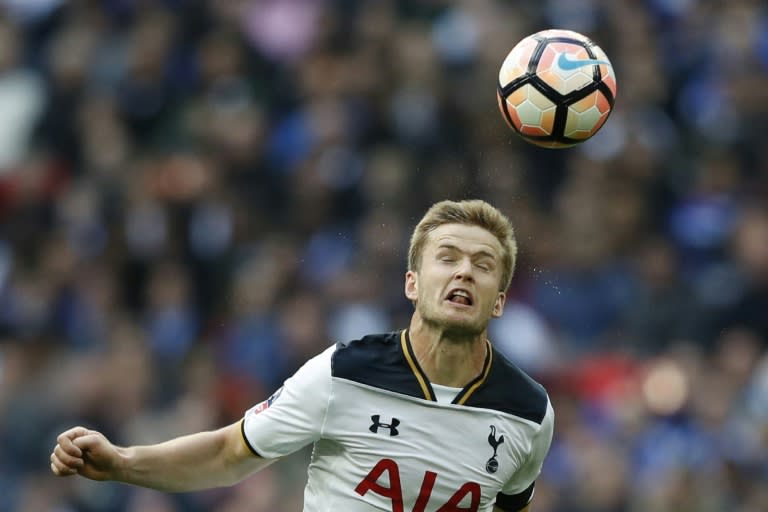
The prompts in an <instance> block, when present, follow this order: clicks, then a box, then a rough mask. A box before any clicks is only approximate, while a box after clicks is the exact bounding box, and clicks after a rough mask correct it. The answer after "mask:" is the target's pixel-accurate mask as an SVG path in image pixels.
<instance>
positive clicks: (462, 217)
mask: <svg viewBox="0 0 768 512" xmlns="http://www.w3.org/2000/svg"><path fill="white" fill-rule="evenodd" d="M444 224H464V225H467V226H477V227H480V228H483V229H485V230H486V231H488V232H489V233H491V234H492V235H493V236H495V237H496V239H497V240H498V241H499V243H500V244H501V248H502V254H501V258H502V261H501V264H502V274H501V281H500V283H499V291H502V292H506V290H507V288H509V283H510V282H511V281H512V274H513V273H514V270H515V262H516V260H517V241H516V240H515V233H514V229H513V228H512V224H511V223H510V221H509V219H508V218H507V217H506V216H504V214H502V213H501V212H500V211H499V210H497V209H496V208H494V207H493V206H491V205H490V204H488V203H486V202H485V201H481V200H479V199H472V200H466V201H440V202H439V203H435V204H434V205H432V207H431V208H430V209H429V210H427V213H425V214H424V217H422V219H421V221H420V222H419V223H418V224H417V225H416V228H415V229H414V230H413V234H412V235H411V246H410V248H409V249H408V270H409V271H413V272H418V270H419V267H420V266H421V257H422V254H423V252H424V246H425V244H426V243H427V239H428V238H429V235H430V233H431V232H432V231H434V230H435V229H436V228H438V227H440V226H442V225H444Z"/></svg>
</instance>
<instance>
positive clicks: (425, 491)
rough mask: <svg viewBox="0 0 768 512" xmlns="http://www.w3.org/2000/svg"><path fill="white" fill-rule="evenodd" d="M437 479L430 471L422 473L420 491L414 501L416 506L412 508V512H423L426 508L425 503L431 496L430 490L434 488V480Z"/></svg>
mask: <svg viewBox="0 0 768 512" xmlns="http://www.w3.org/2000/svg"><path fill="white" fill-rule="evenodd" d="M436 479H437V473H433V472H432V471H425V472H424V480H422V481H421V489H419V497H418V499H417V500H416V504H415V505H414V506H413V512H424V510H426V508H427V502H429V497H430V496H431V495H432V488H433V487H434V486H435V480H436Z"/></svg>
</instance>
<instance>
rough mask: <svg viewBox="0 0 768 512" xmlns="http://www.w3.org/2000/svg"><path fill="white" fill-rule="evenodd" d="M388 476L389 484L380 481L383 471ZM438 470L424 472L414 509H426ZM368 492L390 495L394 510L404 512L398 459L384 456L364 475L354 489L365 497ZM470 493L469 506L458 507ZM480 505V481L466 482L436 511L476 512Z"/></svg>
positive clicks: (421, 510)
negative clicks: (386, 485)
mask: <svg viewBox="0 0 768 512" xmlns="http://www.w3.org/2000/svg"><path fill="white" fill-rule="evenodd" d="M385 471H386V472H387V475H388V477H389V487H384V486H383V485H381V484H379V478H380V477H381V475H382V474H383V473H384V472H385ZM436 480H437V473H434V472H432V471H425V472H424V478H423V479H422V480H421V487H420V488H419V496H418V498H416V503H415V504H414V506H413V512H425V510H426V509H427V504H428V503H429V499H430V498H431V497H432V489H433V488H434V487H435V481H436ZM368 491H373V492H375V493H376V494H379V495H381V496H384V497H385V498H389V499H390V500H391V501H392V512H404V510H403V493H402V487H401V486H400V468H398V466H397V462H395V461H394V460H392V459H381V460H380V461H379V462H377V463H376V465H375V466H373V469H371V471H370V472H369V473H368V474H367V475H366V476H365V478H363V480H362V481H361V482H360V483H359V484H357V487H355V492H356V493H357V494H359V495H360V496H364V495H365V493H367V492H368ZM467 495H470V499H471V503H470V505H469V507H459V503H461V502H462V501H463V500H464V498H465V497H466V496H467ZM479 508H480V484H478V483H476V482H467V483H465V484H464V485H462V486H461V488H460V489H459V490H458V491H456V492H455V493H453V496H451V498H450V499H449V500H448V501H447V502H446V503H445V504H444V505H443V506H442V507H440V508H439V509H437V512H477V510H478V509H479Z"/></svg>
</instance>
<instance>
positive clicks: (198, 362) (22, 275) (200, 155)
mask: <svg viewBox="0 0 768 512" xmlns="http://www.w3.org/2000/svg"><path fill="white" fill-rule="evenodd" d="M550 27H559V28H567V29H572V30H577V31H580V32H583V33H584V34H587V35H589V36H590V37H591V38H592V39H593V40H595V41H596V42H597V43H598V44H599V45H600V46H601V47H602V48H603V49H604V50H605V51H606V53H607V54H608V55H609V57H610V59H611V61H612V62H613V65H614V66H615V70H616V75H617V78H618V98H617V103H616V109H615V111H614V112H613V113H612V114H611V117H610V119H609V120H608V122H607V124H606V125H605V127H604V128H603V129H602V131H601V132H600V133H599V134H598V135H597V136H596V137H595V138H594V139H593V140H590V141H589V142H587V143H585V144H583V145H581V146H579V147H576V148H571V149H566V150H544V149H539V148H536V147H533V146H531V145H528V144H526V143H524V142H522V141H521V140H520V139H519V138H517V137H516V136H515V135H514V134H513V133H512V132H511V131H510V130H509V129H508V128H507V127H506V125H505V124H504V120H503V118H502V117H501V115H500V113H499V111H498V108H497V105H496V98H495V88H496V82H497V73H498V68H499V65H500V64H501V62H502V60H503V59H504V57H505V56H506V53H507V52H508V51H509V49H511V48H512V46H514V44H515V43H516V42H517V41H518V40H520V39H521V38H522V37H524V36H525V35H528V34H530V33H533V32H535V31H538V30H542V29H545V28H550ZM766 133H768V5H766V3H765V2H764V1H762V0H729V1H728V2H721V1H717V0H643V1H617V0H561V1H559V0H537V1H532V0H521V1H516V2H504V1H501V0H472V1H469V0H467V1H459V2H457V1H449V0H409V1H406V0H399V1H394V0H392V1H381V0H356V1H353V0H70V1H67V0H34V1H32V0H0V512H11V511H25V512H26V511H31V512H38V511H57V512H74V511H84V512H135V511H142V512H198V511H209V510H217V511H225V512H239V511H246V510H247V511H250V512H274V511H277V512H298V511H300V510H301V502H302V489H303V485H304V482H305V478H306V477H305V464H306V457H307V450H304V451H302V452H301V453H299V454H296V455H294V456H292V457H289V458H288V459H286V460H284V461H282V462H281V463H279V464H276V465H273V466H271V467H270V468H269V469H267V470H265V471H263V472H261V473H259V474H257V475H256V476H254V477H253V478H251V479H249V480H247V481H246V482H244V483H242V484H240V485H238V486H235V487H233V488H227V489H218V490H214V491H207V492H201V493H191V494H179V495H173V494H161V493H157V492H153V491H148V490H144V489H140V488H134V487H128V486H124V485H120V484H114V483H94V482H90V481H86V480H84V479H80V478H77V479H75V478H68V479H60V478H55V477H53V476H52V475H51V474H50V471H49V469H48V456H49V454H50V452H51V449H52V448H53V446H54V444H55V437H56V435H57V434H58V433H59V432H60V431H61V430H63V429H65V428H68V427H70V426H73V425H76V424H82V425H85V426H88V427H91V428H96V429H99V430H101V431H103V432H104V433H106V434H107V435H108V436H109V437H110V438H111V439H112V440H114V441H115V442H117V443H119V444H134V443H149V442H156V441H161V440H165V439H168V438H170V437H172V436H176V435H180V434H184V433H189V432H193V431H198V430H203V429H213V428H217V427H219V426H223V425H224V424H227V423H230V422H233V421H236V420H237V419H238V418H239V417H240V415H242V413H243V412H244V410H245V409H246V408H248V407H249V406H250V405H252V404H254V403H256V402H259V401H261V400H262V399H264V398H265V397H266V396H268V395H269V394H270V393H271V392H272V391H273V390H275V389H276V388H277V387H279V386H280V385H281V382H282V381H283V380H284V379H285V378H286V377H287V376H289V375H290V374H291V373H292V372H293V371H295V370H296V369H297V368H298V367H299V366H300V365H301V364H302V363H303V362H304V361H305V360H306V359H308V358H309V357H311V356H313V355H315V354H317V353H319V352H320V351H321V350H323V349H324V348H325V347H327V346H328V345H329V344H330V343H332V342H334V341H336V340H346V339H353V338H356V337H358V336H360V335H362V334H364V333H368V332H385V331H389V330H393V329H399V328H402V327H405V326H406V325H407V321H408V318H409V316H410V313H411V305H410V303H409V302H408V301H407V300H406V299H405V297H404V296H403V291H402V288H403V274H404V271H405V265H406V253H407V244H408V237H409V235H410V230H411V229H412V227H413V226H414V224H415V223H416V222H417V221H418V219H419V218H420V216H421V215H422V214H423V212H424V211H425V210H426V208H427V207H428V206H429V205H430V204H431V203H432V202H434V201H437V200H441V199H445V198H451V199H461V198H474V197H479V198H483V199H486V200H488V201H490V202H491V203H493V204H494V205H496V206H498V207H499V208H500V209H501V210H502V211H504V212H505V213H506V214H507V215H509V216H510V218H511V219H512V221H513V223H514V224H515V226H516V229H517V235H518V240H519V245H520V261H519V265H518V269H517V272H516V275H515V278H514V279H513V285H512V288H511V289H510V291H509V300H508V304H507V308H506V311H505V314H504V316H503V317H502V318H501V319H498V320H495V321H494V322H493V323H492V328H491V340H492V341H493V342H494V343H495V344H496V345H497V346H498V347H499V348H500V349H501V350H502V351H504V352H506V353H507V354H508V355H509V357H510V358H511V359H512V360H514V361H516V362H517V363H518V364H519V365H520V366H521V367H523V368H524V369H526V370H527V371H528V372H530V373H531V374H532V375H533V376H535V377H536V378H537V379H539V380H540V381H541V382H543V383H544V384H545V385H546V386H547V388H548V390H549V392H550V395H551V399H552V401H553V404H554V407H555V411H556V417H557V420H556V430H555V437H554V441H553V445H552V449H551V452H550V456H549V458H548V459H547V462H546V464H545V467H544V470H543V473H542V475H541V477H540V478H539V480H538V483H537V487H536V489H537V490H536V497H535V501H534V507H533V509H534V510H535V511H536V512H625V511H626V512H640V511H643V512H644V511H649V510H653V511H655V512H723V511H729V512H765V511H766V510H768V145H766V144H765V142H764V136H765V134H766Z"/></svg>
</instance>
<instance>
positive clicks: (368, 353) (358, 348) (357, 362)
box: [331, 331, 424, 398]
mask: <svg viewBox="0 0 768 512" xmlns="http://www.w3.org/2000/svg"><path fill="white" fill-rule="evenodd" d="M404 337H405V331H392V332H388V333H382V334H370V335H368V336H364V337H362V338H360V339H357V340H352V341H348V342H339V343H337V344H336V350H335V352H334V354H333V357H332V360H331V375H332V377H333V378H334V379H343V380H347V381H352V382H356V383H358V384H364V385H367V386H371V387H374V388H378V389H383V390H387V391H393V392H395V393H399V394H402V395H409V396H413V397H418V398H423V397H424V393H423V390H422V387H421V386H420V385H419V382H418V379H417V378H416V376H415V375H414V373H413V370H412V369H411V367H410V366H409V365H408V363H407V361H406V357H405V355H404V352H403V351H404V348H403V347H404V344H405V339H404Z"/></svg>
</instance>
